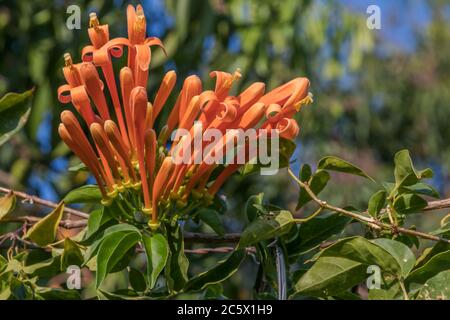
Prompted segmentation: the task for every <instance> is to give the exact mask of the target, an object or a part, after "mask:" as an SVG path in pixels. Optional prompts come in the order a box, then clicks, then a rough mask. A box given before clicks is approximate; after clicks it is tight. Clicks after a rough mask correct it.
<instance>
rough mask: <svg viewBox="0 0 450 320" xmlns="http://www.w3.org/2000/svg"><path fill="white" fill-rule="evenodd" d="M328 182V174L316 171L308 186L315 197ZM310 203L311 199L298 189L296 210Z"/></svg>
mask: <svg viewBox="0 0 450 320" xmlns="http://www.w3.org/2000/svg"><path fill="white" fill-rule="evenodd" d="M329 180H330V174H329V173H328V172H326V171H324V170H317V171H316V173H315V174H314V175H313V176H312V177H311V178H310V180H309V186H310V188H311V190H312V192H314V194H315V195H318V194H319V193H320V192H321V191H322V190H323V189H324V188H325V187H326V185H327V183H328V181H329ZM309 201H311V197H310V196H309V194H308V193H307V192H306V190H305V189H303V188H300V195H299V197H298V202H297V207H296V208H295V209H296V210H299V209H300V208H301V207H303V206H304V205H305V204H307V203H308V202H309Z"/></svg>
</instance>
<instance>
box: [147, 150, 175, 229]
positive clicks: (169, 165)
mask: <svg viewBox="0 0 450 320" xmlns="http://www.w3.org/2000/svg"><path fill="white" fill-rule="evenodd" d="M174 166H175V164H174V163H173V161H172V157H170V156H168V157H165V158H164V161H163V163H162V164H161V167H160V168H159V171H158V174H157V175H156V178H155V183H154V185H153V194H152V222H153V223H156V221H157V218H158V201H159V198H160V195H161V193H162V192H163V190H164V189H163V188H164V186H165V184H166V183H167V181H168V180H169V177H170V175H171V174H172V171H173V168H174Z"/></svg>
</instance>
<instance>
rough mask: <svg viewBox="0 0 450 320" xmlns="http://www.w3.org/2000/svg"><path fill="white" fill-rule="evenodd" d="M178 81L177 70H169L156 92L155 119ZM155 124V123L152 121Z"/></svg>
mask: <svg viewBox="0 0 450 320" xmlns="http://www.w3.org/2000/svg"><path fill="white" fill-rule="evenodd" d="M176 81H177V75H176V73H175V71H169V72H167V73H166V75H165V76H164V78H163V80H162V82H161V85H160V87H159V89H158V92H157V93H156V97H155V100H154V101H153V119H156V117H158V115H159V113H160V112H161V109H162V107H163V106H164V104H165V103H166V101H167V98H168V97H169V95H170V93H171V92H172V89H173V87H174V86H175V82H176ZM152 125H153V123H152Z"/></svg>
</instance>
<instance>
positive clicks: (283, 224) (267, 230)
mask: <svg viewBox="0 0 450 320" xmlns="http://www.w3.org/2000/svg"><path fill="white" fill-rule="evenodd" d="M293 224H294V218H293V217H292V214H291V213H290V212H289V211H287V210H281V211H280V212H278V213H274V215H272V216H262V217H258V218H257V219H255V220H254V221H253V222H251V223H250V224H249V225H248V226H247V227H246V228H245V229H244V231H243V232H242V234H241V239H240V241H239V245H238V249H242V248H246V247H249V246H251V245H254V244H256V243H258V242H260V241H263V240H268V239H272V238H275V237H279V236H282V235H284V234H286V233H287V232H289V229H290V228H291V227H292V225H293Z"/></svg>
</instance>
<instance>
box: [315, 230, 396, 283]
mask: <svg viewBox="0 0 450 320" xmlns="http://www.w3.org/2000/svg"><path fill="white" fill-rule="evenodd" d="M324 256H333V257H336V256H342V257H346V258H349V259H352V260H354V261H357V262H360V263H363V264H366V265H377V266H379V267H380V268H381V270H383V271H385V272H388V273H391V274H395V275H401V274H402V268H401V266H400V265H399V263H398V262H397V260H396V259H395V258H394V257H393V256H392V255H391V254H390V253H389V252H388V251H387V250H386V249H384V248H383V247H381V246H379V245H377V244H375V243H372V242H371V241H369V240H367V239H365V238H363V237H359V236H357V237H351V238H346V239H343V240H340V241H338V242H336V243H335V244H333V245H332V246H330V247H328V248H327V249H325V250H324V251H323V252H322V253H321V255H320V257H324Z"/></svg>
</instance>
